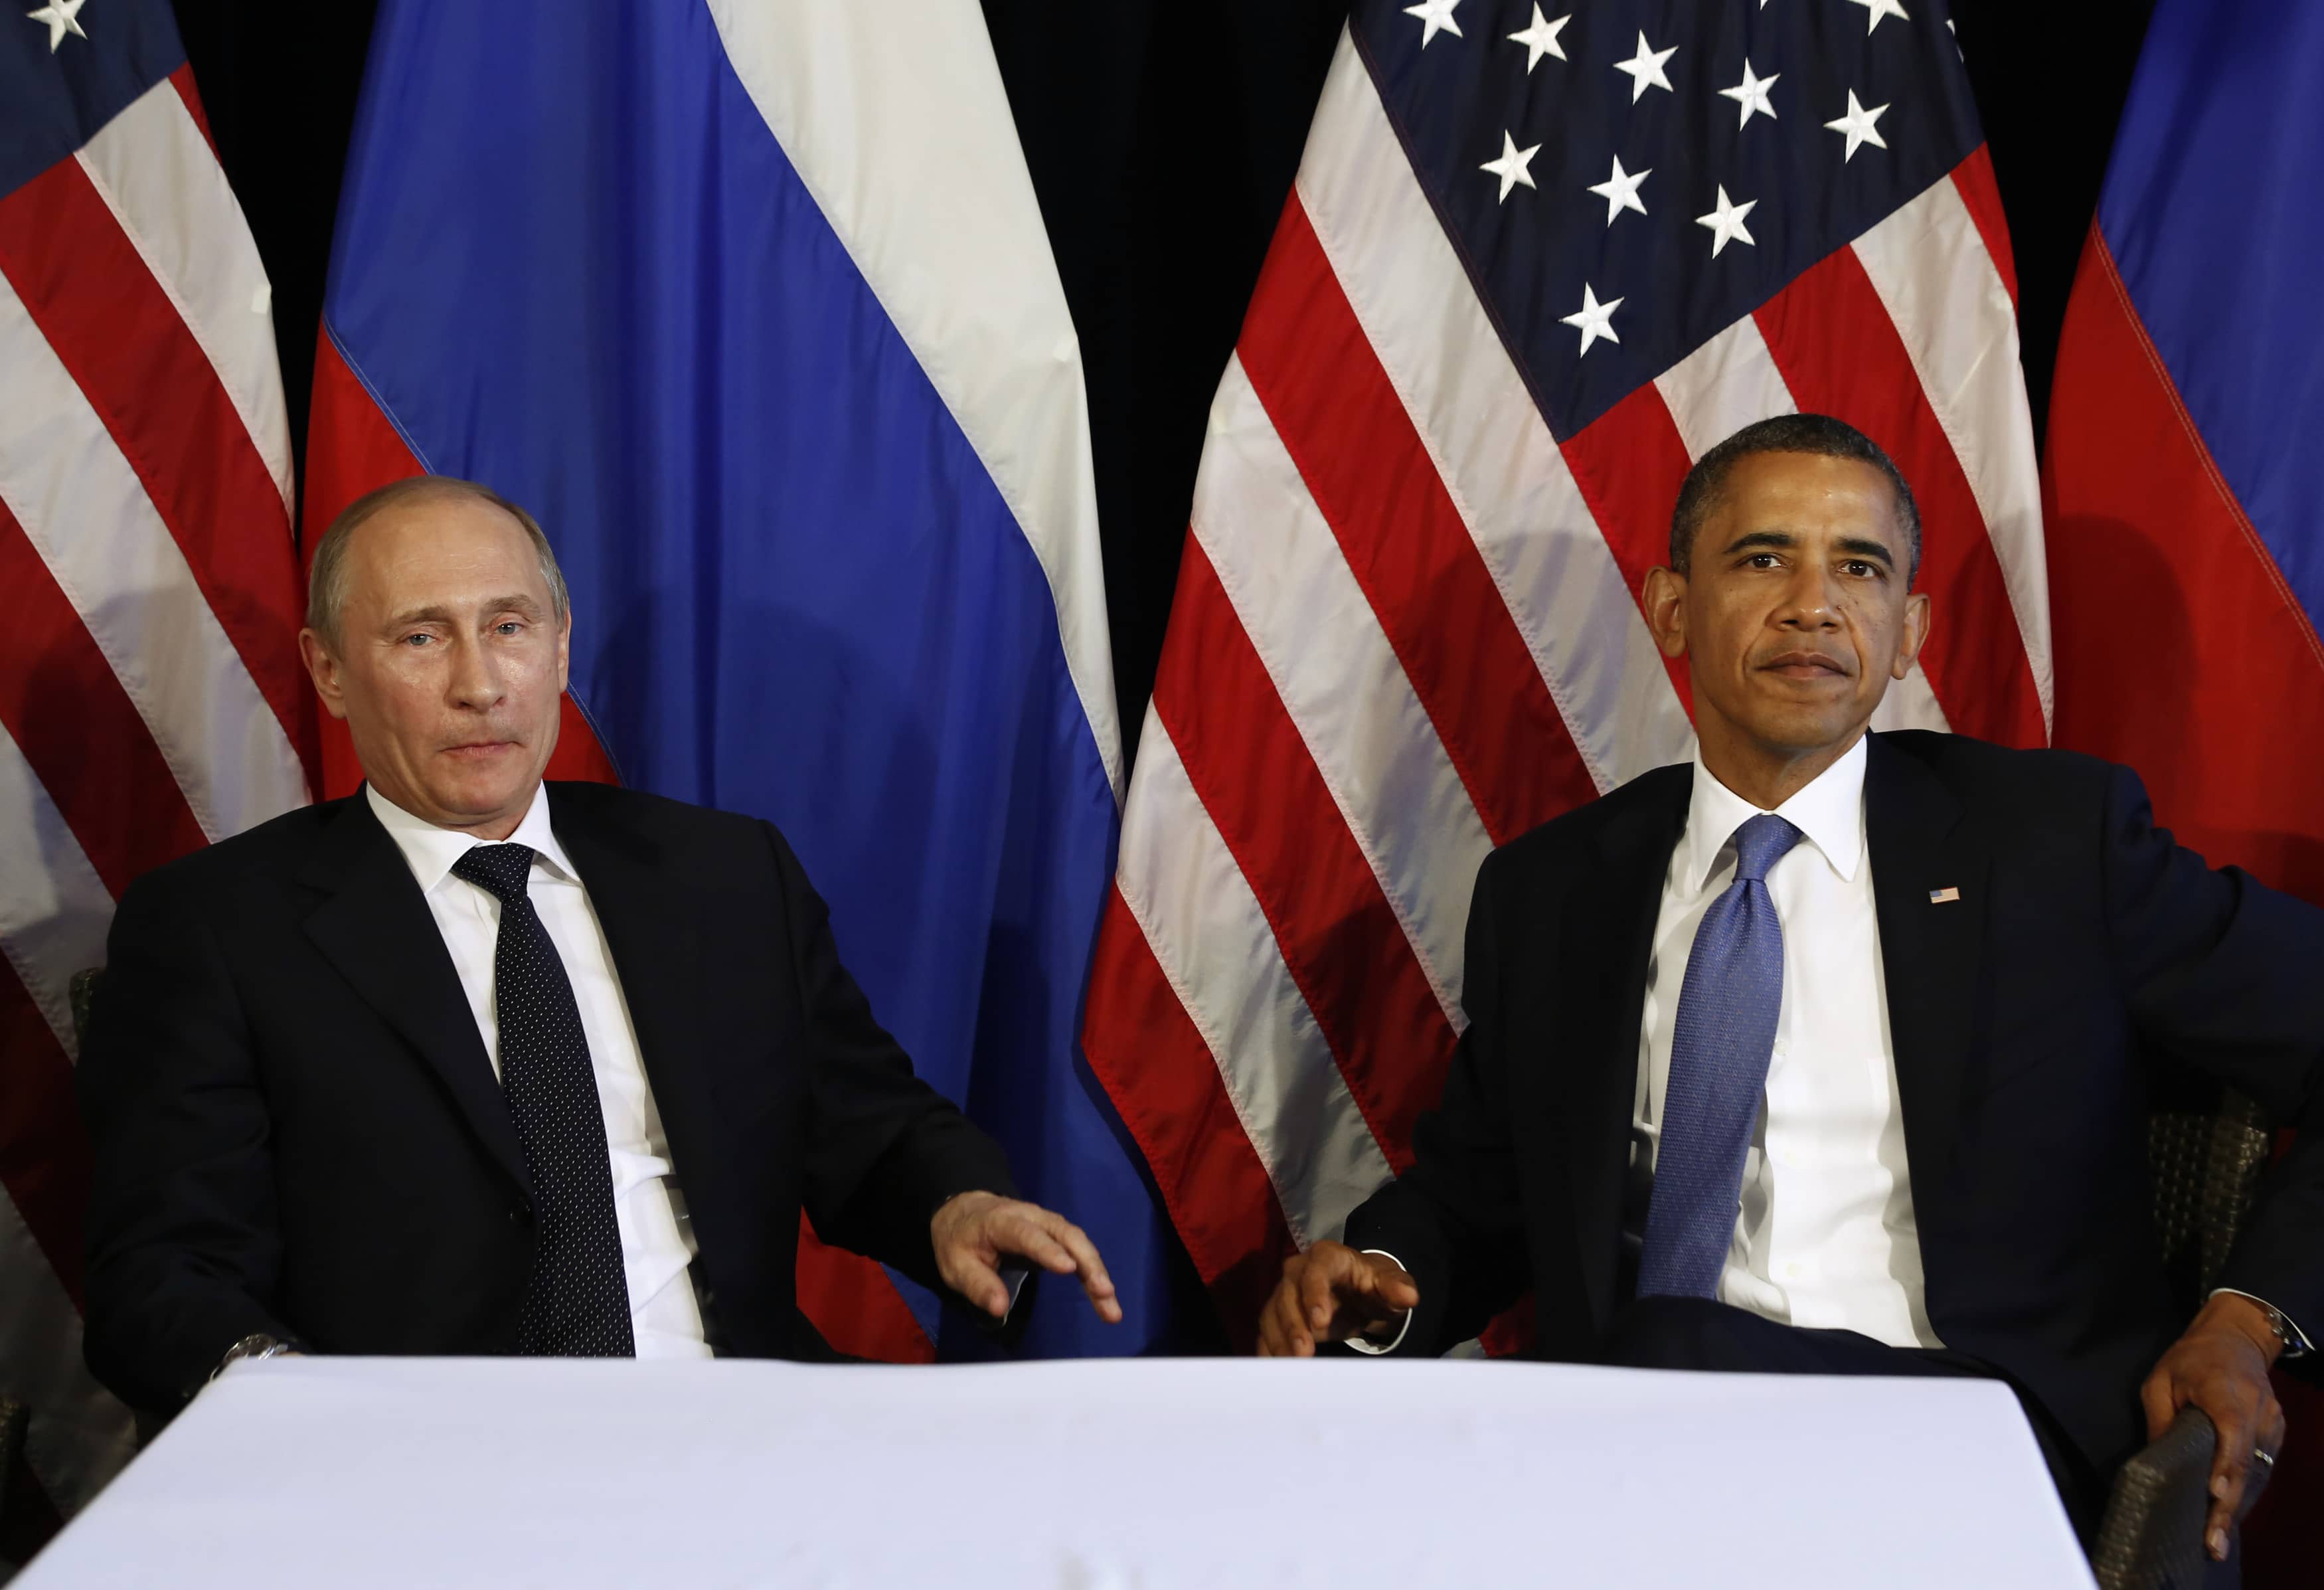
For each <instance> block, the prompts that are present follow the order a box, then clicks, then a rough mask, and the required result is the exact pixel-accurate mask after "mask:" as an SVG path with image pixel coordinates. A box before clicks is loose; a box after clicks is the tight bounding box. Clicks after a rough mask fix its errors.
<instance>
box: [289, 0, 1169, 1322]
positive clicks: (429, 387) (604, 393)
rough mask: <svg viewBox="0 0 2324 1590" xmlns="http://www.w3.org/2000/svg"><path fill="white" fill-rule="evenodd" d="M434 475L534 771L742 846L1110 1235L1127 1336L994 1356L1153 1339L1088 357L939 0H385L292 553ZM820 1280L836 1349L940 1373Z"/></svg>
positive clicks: (926, 1056) (994, 110)
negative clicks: (470, 487)
mask: <svg viewBox="0 0 2324 1590" xmlns="http://www.w3.org/2000/svg"><path fill="white" fill-rule="evenodd" d="M423 469H424V470H429V471H433V472H438V473H443V474H451V475H460V476H470V477H473V478H475V479H478V480H482V481H484V482H487V483H489V484H490V485H493V487H494V488H495V489H497V490H499V491H501V492H503V493H505V494H507V495H509V496H511V497H512V498H513V499H515V500H516V501H518V502H521V503H523V504H526V505H527V506H528V507H530V508H531V509H532V510H533V511H534V512H535V513H537V514H538V515H539V519H540V521H541V522H542V524H543V525H544V526H545V527H546V528H547V530H548V531H549V535H550V536H551V538H552V539H553V541H555V543H556V546H557V550H558V557H559V558H560V559H561V560H562V561H563V563H564V566H565V570H566V573H567V578H568V579H569V580H570V582H571V585H572V590H573V606H574V621H573V622H574V642H573V684H572V698H571V700H570V701H569V702H568V709H567V726H566V727H567V732H566V735H565V738H564V743H563V744H562V745H560V749H559V753H558V765H557V766H556V767H553V768H552V770H551V772H552V776H590V775H592V774H595V775H596V776H615V777H618V778H620V779H622V781H626V782H629V783H631V784H633V785H636V786H638V787H641V788H644V789H649V790H655V791H657V792H659V793H661V794H664V795H669V796H674V797H677V798H678V799H680V800H689V801H696V802H699V803H702V804H705V805H711V806H717V807H723V808H726V809H733V810H738V811H745V812H751V813H754V814H757V815H761V816H764V817H767V818H771V819H773V820H774V821H775V822H776V823H777V824H778V825H779V827H781V828H782V829H783V831H784V833H785V834H786V835H787V836H788V837H789V839H790V840H791V842H792V844H793V845H794V846H796V847H797V849H798V852H799V855H801V857H802V858H803V859H804V861H805V862H806V864H807V869H808V871H809V873H810V874H812V876H813V877H814V879H815V881H816V885H817V887H818V888H819V889H820V890H821V892H823V893H824V894H825V897H826V898H827V899H828V900H829V901H830V903H831V909H832V919H833V926H834V929H835V933H836V935H837V938H838V941H839V947H840V951H841V953H842V955H843V956H844V957H845V959H846V960H847V962H848V965H849V966H850V967H851V969H852V970H853V972H854V974H855V975H856V977H857V978H858V979H859V980H860V981H861V982H862V985H863V986H864V988H865V989H866V991H867V992H868V993H869V994H870V995H871V1001H872V1004H873V1008H874V1009H875V1010H876V1011H877V1012H878V1013H879V1015H880V1017H881V1020H882V1021H884V1022H885V1023H886V1024H887V1026H888V1027H889V1028H890V1030H891V1031H894V1032H895V1034H896V1035H897V1037H898V1038H899V1040H901V1042H902V1043H903V1044H904V1046H905V1048H906V1049H908V1051H909V1052H910V1054H911V1055H912V1057H913V1059H914V1061H915V1064H916V1065H917V1067H918V1069H919V1072H920V1074H921V1076H923V1077H926V1078H927V1080H928V1081H929V1082H931V1083H932V1084H934V1085H935V1086H937V1087H938V1088H940V1089H942V1090H943V1091H944V1092H945V1094H947V1095H950V1096H951V1097H952V1098H953V1099H954V1100H955V1101H956V1102H958V1103H960V1104H961V1105H964V1107H965V1108H966V1109H967V1110H968V1111H969V1113H970V1114H972V1115H973V1116H974V1117H975V1118H976V1119H977V1120H978V1121H980V1122H981V1123H983V1124H984V1125H985V1126H986V1127H987V1129H989V1130H991V1132H994V1133H995V1134H996V1135H997V1136H998V1137H999V1138H1000V1139H1001V1142H1003V1143H1004V1144H1005V1145H1006V1147H1007V1148H1008V1150H1009V1152H1010V1159H1011V1161H1012V1162H1013V1164H1014V1165H1015V1166H1016V1168H1017V1171H1018V1175H1019V1180H1020V1182H1021V1183H1022V1184H1023V1186H1024V1188H1025V1191H1026V1193H1027V1195H1028V1197H1036V1198H1038V1199H1040V1200H1041V1201H1043V1202H1045V1203H1047V1204H1048V1205H1050V1206H1053V1207H1056V1208H1057V1209H1059V1210H1061V1211H1063V1212H1065V1213H1066V1214H1067V1215H1068V1216H1070V1217H1072V1218H1073V1219H1074V1220H1076V1221H1078V1222H1080V1223H1081V1224H1082V1225H1084V1227H1086V1228H1087V1229H1088V1230H1089V1232H1090V1233H1091V1234H1092V1236H1093V1238H1094V1239H1095V1240H1096V1242H1097V1243H1099V1245H1100V1247H1101V1248H1102V1251H1103V1252H1104V1253H1105V1256H1106V1259H1107V1261H1108V1263H1109V1266H1110V1267H1111V1270H1112V1272H1113V1275H1114V1277H1115V1280H1116V1281H1117V1282H1118V1283H1119V1284H1120V1287H1121V1289H1122V1294H1123V1303H1124V1306H1125V1308H1126V1309H1127V1311H1128V1313H1129V1323H1128V1324H1127V1325H1126V1326H1124V1327H1118V1328H1114V1329H1107V1328H1105V1327H1102V1326H1099V1325H1098V1324H1097V1323H1096V1321H1095V1319H1094V1317H1093V1315H1092V1314H1091V1313H1090V1311H1089V1309H1088V1308H1087V1306H1086V1304H1085V1303H1084V1302H1083V1301H1082V1300H1081V1299H1080V1297H1079V1295H1078V1292H1077V1290H1075V1289H1073V1288H1067V1287H1056V1288H1050V1289H1047V1290H1046V1291H1045V1292H1044V1294H1043V1295H1042V1297H1041V1299H1040V1301H1039V1304H1038V1306H1037V1308H1036V1309H1035V1312H1034V1316H1033V1318H1032V1321H1031V1324H1030V1328H1029V1331H1028V1336H1027V1337H1026V1341H1025V1345H1024V1350H1025V1351H1026V1352H1028V1353H1032V1354H1084V1353H1099V1352H1115V1353H1119V1352H1127V1351H1135V1350H1138V1349H1139V1348H1142V1347H1145V1346H1148V1345H1151V1344H1152V1342H1153V1340H1154V1338H1155V1336H1157V1333H1158V1331H1159V1330H1160V1329H1161V1327H1162V1325H1163V1322H1164V1321H1165V1319H1166V1318H1167V1298H1166V1297H1165V1295H1164V1292H1165V1286H1166V1281H1165V1275H1166V1269H1165V1253H1166V1249H1165V1245H1164V1244H1165V1242H1166V1240H1167V1239H1165V1238H1164V1236H1163V1235H1162V1230H1161V1226H1160V1225H1159V1224H1158V1218H1157V1210H1156V1207H1155V1205H1154V1202H1153V1200H1152V1198H1151V1197H1150V1195H1149V1193H1148V1189H1147V1186H1146V1184H1145V1182H1144V1180H1143V1179H1142V1178H1141V1176H1140V1174H1139V1170H1138V1169H1137V1168H1136V1167H1135V1165H1134V1163H1133V1161H1132V1160H1131V1158H1130V1154H1129V1152H1128V1151H1126V1150H1125V1148H1124V1147H1123V1143H1124V1142H1126V1139H1125V1138H1124V1137H1123V1136H1122V1135H1121V1134H1120V1132H1119V1131H1118V1128H1117V1126H1116V1124H1115V1123H1113V1122H1112V1120H1111V1117H1110V1116H1108V1115H1107V1114H1104V1113H1103V1107H1102V1105H1099V1104H1098V1103H1096V1102H1095V1097H1096V1090H1095V1088H1094V1086H1093V1084H1092V1083H1090V1082H1089V1081H1088V1079H1087V1071H1086V1068H1085V1066H1084V1064H1083V1062H1082V1060H1081V1058H1080V1055H1079V1051H1078V1049H1077V1047H1076V1034H1077V1032H1078V1031H1079V1026H1080V1013H1081V1003H1082V997H1083V990H1084V981H1085V978H1086V975H1087V971H1088V966H1089V962H1090V953H1091V948H1092V944H1093V938H1094V935H1095V931H1096V928H1097V922H1098V918H1099V913H1100V911H1101V909H1102V905H1103V902H1104V900H1105V894H1106V889H1107V885H1108V881H1109V879H1110V877H1111V871H1112V861H1113V846H1114V842H1115V836H1116V829H1117V814H1118V800H1119V797H1120V785H1121V768H1120V735H1119V729H1118V726H1117V724H1116V721H1115V708H1114V700H1113V685H1112V674H1111V661H1110V657H1109V652H1108V642H1107V632H1106V622H1105V610H1104V605H1103V591H1102V578H1101V570H1100V567H1099V549H1098V539H1097V525H1096V506H1095V496H1094V493H1093V484H1092V476H1091V467H1090V448H1089V434H1088V424H1087V421H1086V415H1085V411H1084V393H1083V386H1082V372H1081V362H1080V353H1079V348H1078V345H1077V343H1076V341H1075V338H1074V330H1073V326H1072V322H1071V320H1070V319H1069V318H1068V315H1067V312H1066V308H1065V296H1064V292H1063V290H1062V288H1061V287H1060V285H1059V282H1058V278H1057V273H1056V263H1055V262H1054V260H1053V259H1052V257H1051V254H1050V252H1049V247H1048V243H1047V236H1046V234H1045V233H1044V231H1043V228H1042V223H1041V217H1040V212H1039V209H1038V207H1037V203H1036V201H1035V198H1034V193H1033V189H1032V184H1031V180H1030V178H1029V177H1028V173H1027V171H1026V167H1025V162H1024V156H1023V153H1022V151H1021V149H1020V148H1019V143H1018V139H1017V134H1016V131H1015V126H1014V124H1013V123H1012V121H1011V119H1010V110H1009V104H1008V100H1007V97H1006V95H1005V93H1004V91H1003V88H1002V85H1001V76H1000V72H999V69H998V67H997V65H996V64H995V61H994V59H993V54H992V49H991V42H990V40H989V38H988V37H987V35H986V32H985V26H984V21H983V18H982V14H981V13H980V11H979V10H978V7H977V5H975V4H974V0H924V3H923V4H919V5H914V6H912V7H910V8H909V14H908V16H907V15H906V14H903V13H901V12H899V11H896V10H893V9H891V8H889V7H885V6H876V5H860V4H855V3H853V0H821V3H816V4H791V5H755V4H746V3H743V0H707V3H705V0H618V3H616V0H604V3H600V4H593V5H570V4H567V3H566V0H493V4H491V5H477V4H475V0H385V3H384V4H383V5H381V6H380V8H379V15H378V23H377V28H376V32H374V37H373V42H372V51H371V58H370V63H369V67H368V69H367V73H366V77H365V79H364V90H363V96H362V100H361V104H360V107H359V109H358V113H357V120H356V126H355V139H354V144H353V148H352V151H351V153H350V155H349V160H348V166H347V175H346V187H345V191H344V197H343V199H342V201H341V206H340V211H339V217H338V227H337V236H336V238H335V241H334V245H333V252H332V261H331V273H330V285H329V290H328V293H327V300H326V305H325V311H324V326H323V335H322V339H321V344H320V347H319V349H318V362H317V380H316V398H315V410H314V417H313V421H312V425H311V436H310V441H309V476H308V489H307V495H306V513H305V522H306V524H307V527H308V532H309V536H310V537H311V536H312V535H313V534H314V533H316V532H318V531H319V529H320V528H321V526H322V525H323V524H324V523H326V522H327V520H328V518H329V516H330V514H331V513H334V512H336V511H337V508H338V507H339V506H341V505H343V504H345V503H346V502H347V501H349V500H351V499H352V498H353V497H354V496H355V495H357V494H358V493H360V492H362V491H364V490H366V489H368V488H370V487H371V486H373V485H378V484H380V483H382V482H383V481H385V480H388V479H392V478H394V477H396V476H401V475H407V474H411V473H415V472H417V471H420V470H423ZM353 776H354V775H353V772H352V770H351V769H350V768H349V767H347V766H346V765H345V764H344V763H342V764H341V765H340V766H339V767H337V768H336V769H335V770H333V776H332V777H331V779H330V780H329V781H330V782H331V784H332V785H333V787H334V790H335V791H336V790H344V789H346V788H347V787H350V785H351V784H352V782H353ZM831 1262H832V1261H831V1259H830V1256H829V1255H828V1254H820V1255H816V1256H814V1257H813V1258H811V1259H803V1261H802V1275H801V1301H802V1304H803V1305H804V1306H805V1307H806V1308H807V1311H808V1313H809V1315H810V1317H814V1318H815V1319H816V1323H817V1324H818V1325H819V1326H822V1327H824V1329H825V1334H826V1335H828V1336H832V1337H833V1338H834V1341H835V1345H840V1346H842V1347H844V1348H847V1349H849V1350H853V1351H859V1352H862V1351H869V1352H872V1353H876V1354H880V1355H884V1356H893V1357H915V1356H917V1357H926V1356H928V1355H929V1354H930V1351H931V1349H930V1345H929V1343H930V1342H931V1341H935V1342H936V1344H937V1345H939V1346H941V1347H942V1348H943V1349H944V1351H945V1355H946V1356H960V1355H969V1354H973V1353H975V1352H976V1351H977V1344H978V1342H980V1341H981V1340H982V1338H979V1337H977V1336H974V1334H973V1333H971V1332H965V1331H964V1332H956V1333H940V1332H939V1331H938V1328H937V1321H936V1313H935V1305H934V1301H933V1299H931V1298H929V1297H928V1296H927V1294H925V1293H919V1292H918V1291H917V1289H911V1288H910V1286H909V1283H908V1282H901V1281H899V1285H901V1286H903V1287H905V1288H906V1289H907V1290H908V1291H909V1292H910V1294H911V1302H912V1305H913V1311H914V1314H915V1315H917V1317H918V1331H916V1330H915V1329H914V1328H913V1325H912V1322H911V1320H910V1319H908V1318H906V1317H904V1316H903V1315H902V1313H901V1311H900V1310H899V1309H898V1308H896V1307H895V1302H894V1297H893V1294H890V1293H887V1292H885V1291H884V1290H883V1288H884V1283H881V1282H880V1281H879V1280H878V1279H877V1277H878V1272H877V1271H870V1274H871V1277H872V1278H873V1280H872V1284H871V1286H869V1287H864V1286H862V1285H861V1284H860V1283H861V1280H862V1277H861V1275H860V1274H859V1275H858V1276H857V1277H856V1278H855V1280H854V1281H853V1282H850V1281H849V1280H848V1279H847V1278H846V1277H845V1276H844V1275H837V1276H835V1273H834V1272H833V1271H832V1270H831V1267H830V1266H831ZM864 1268H865V1269H866V1270H869V1269H870V1267H868V1266H866V1267H864ZM850 1285H853V1286H855V1290H853V1292H850V1291H849V1290H848V1287H849V1286H850ZM883 1298H884V1299H885V1300H886V1304H887V1308H888V1310H889V1317H888V1318H887V1320H886V1321H885V1322H884V1324H883V1322H882V1321H881V1319H880V1317H878V1307H879V1305H880V1303H881V1299H883ZM867 1310H869V1311H870V1312H868V1313H867V1312H866V1311H867ZM899 1321H900V1322H901V1323H900V1328H899V1324H898V1322H899ZM920 1332H925V1333H926V1335H925V1336H921V1335H920V1334H919V1333H920Z"/></svg>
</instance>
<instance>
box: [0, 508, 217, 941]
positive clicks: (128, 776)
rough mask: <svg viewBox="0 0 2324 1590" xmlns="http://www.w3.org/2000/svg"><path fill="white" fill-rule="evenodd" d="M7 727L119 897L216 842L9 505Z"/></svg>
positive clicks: (1, 551) (0, 670)
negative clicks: (149, 874) (145, 876)
mask: <svg viewBox="0 0 2324 1590" xmlns="http://www.w3.org/2000/svg"><path fill="white" fill-rule="evenodd" d="M0 590H5V591H6V592H7V593H8V601H9V607H10V611H9V631H10V633H9V637H8V644H6V645H5V646H0V726H5V728H6V729H7V731H8V734H9V735H10V737H11V738H13V739H14V741H15V742H16V744H17V747H18V749H20V750H21V751H22V752H23V756H24V760H25V761H26V762H28V763H31V764H32V772H33V773H34V775H35V776H37V777H38V778H39V779H40V781H41V783H42V786H43V787H44V788H46V789H47V790H49V792H50V798H51V800H55V801H56V803H57V807H58V809H59V810H60V812H62V813H63V815H64V819H65V822H66V824H67V825H68V826H69V827H70V828H71V829H72V831H73V836H74V837H76V838H78V840H79V841H80V846H81V848H82V849H83V850H84V851H86V852H87V853H88V858H89V861H90V862H91V864H94V865H95V866H96V868H97V875H98V876H99V877H101V878H103V879H104V880H105V886H106V888H107V889H108V890H110V891H111V892H113V893H114V894H115V895H118V894H119V893H120V892H122V891H123V890H124V889H126V888H128V887H129V885H130V883H132V882H133V881H134V879H135V878H136V877H137V876H138V875H139V874H142V873H144V872H146V871H147V870H149V869H151V868H152V867H157V866H159V865H161V864H162V863H163V862H165V861H170V860H172V859H174V858H175V857H177V856H180V855H185V854H186V853H187V852H188V851H189V850H198V849H200V848H201V847H202V846H203V845H205V844H207V843H208V840H207V839H206V838H205V837H204V836H203V834H202V827H201V824H199V823H198V822H197V821H195V820H194V812H193V808H191V807H190V806H189V805H187V804H186V796H185V791H184V790H180V788H179V787H178V781H177V779H176V777H175V776H174V775H173V774H171V772H170V764H169V763H167V762H165V761H164V760H163V759H162V756H161V747H160V746H158V745H157V744H154V741H153V735H152V732H151V731H150V730H148V729H147V728H146V726H145V720H144V719H143V717H141V716H138V712H137V707H136V706H135V704H134V703H133V702H132V701H131V700H130V699H129V693H128V692H127V691H126V690H124V689H122V688H121V680H120V679H118V678H117V677H116V676H115V673H114V671H113V666H112V664H110V663H108V662H107V661H106V660H105V654H104V653H103V652H100V651H98V650H97V642H96V641H95V639H93V638H92V637H91V636H90V634H89V633H88V626H87V625H86V624H82V623H81V619H80V615H79V614H78V613H76V612H75V611H74V610H73V605H72V604H71V603H70V602H69V601H68V600H67V599H66V597H65V594H64V592H63V591H62V590H60V589H59V588H58V587H57V582H56V580H55V578H53V577H52V576H51V574H50V572H49V568H48V565H47V564H45V563H43V562H42V560H41V555H40V553H39V552H38V551H37V550H34V548H33V546H32V542H31V541H29V540H27V539H26V538H25V535H24V530H23V526H22V525H20V524H18V523H17V522H16V518H15V515H14V514H13V513H10V512H9V511H8V505H7V504H5V503H0Z"/></svg>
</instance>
